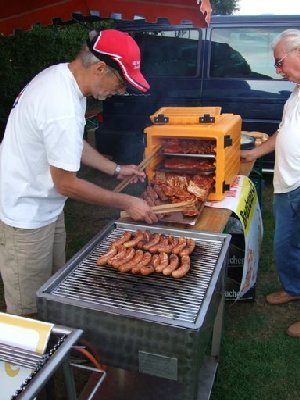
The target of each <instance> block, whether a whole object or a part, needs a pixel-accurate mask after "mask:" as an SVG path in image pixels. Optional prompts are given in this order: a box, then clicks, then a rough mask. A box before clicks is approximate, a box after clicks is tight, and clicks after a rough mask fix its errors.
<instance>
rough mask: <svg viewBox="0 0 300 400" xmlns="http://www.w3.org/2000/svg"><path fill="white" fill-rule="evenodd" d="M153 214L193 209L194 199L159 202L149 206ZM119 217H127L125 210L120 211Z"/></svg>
mask: <svg viewBox="0 0 300 400" xmlns="http://www.w3.org/2000/svg"><path fill="white" fill-rule="evenodd" d="M151 209H152V211H153V212H154V214H169V213H174V212H178V211H180V212H182V211H189V210H194V209H195V201H194V200H186V201H182V202H180V203H167V204H160V205H159V206H154V207H151ZM120 217H121V218H128V217H129V215H128V213H127V212H126V211H121V213H120Z"/></svg>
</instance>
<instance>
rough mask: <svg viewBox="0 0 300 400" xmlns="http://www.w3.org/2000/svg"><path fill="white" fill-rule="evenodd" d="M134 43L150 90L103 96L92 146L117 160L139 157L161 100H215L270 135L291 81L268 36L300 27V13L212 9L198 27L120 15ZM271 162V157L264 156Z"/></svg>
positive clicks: (178, 102)
mask: <svg viewBox="0 0 300 400" xmlns="http://www.w3.org/2000/svg"><path fill="white" fill-rule="evenodd" d="M117 28H118V29H121V30H124V31H127V32H130V33H131V34H132V36H133V37H134V38H135V40H136V41H137V43H138V44H139V46H140V48H141V53H142V71H143V73H144V75H145V76H146V77H147V79H148V81H149V83H150V85H151V92H150V93H149V94H147V95H139V94H135V93H130V94H129V95H127V96H116V97H114V98H111V99H109V100H107V101H105V102H104V105H103V119H104V121H103V124H101V126H100V127H99V129H98V130H97V132H96V143H97V148H98V150H99V151H100V152H103V153H106V154H111V155H112V156H113V157H114V158H115V160H117V161H118V162H119V163H138V162H139V161H140V160H141V159H142V157H143V149H144V146H145V138H144V134H143V131H144V128H145V127H146V126H148V125H149V124H150V119H149V115H150V114H152V113H153V112H155V111H156V110H158V109H159V108H160V107H162V106H177V107H180V106H184V107H193V106H197V107H199V106H221V107H222V112H223V113H233V114H239V115H241V117H242V120H243V127H242V129H243V130H247V131H261V132H266V133H268V134H269V135H271V134H272V133H273V132H275V131H276V129H277V127H278V124H279V122H280V120H281V116H282V109H283V105H284V103H285V101H286V99H287V98H288V96H289V94H290V92H291V90H292V89H293V87H294V84H293V83H290V82H287V81H285V80H283V79H282V78H281V76H280V75H277V74H276V71H275V68H274V59H273V52H272V49H271V43H272V41H273V39H274V38H275V37H276V36H277V35H278V34H279V33H280V32H282V31H283V30H285V29H288V28H298V29H300V18H299V16H278V15H276V16H275V15H261V16H215V17H213V18H212V22H211V25H210V26H209V27H208V28H205V29H195V28H193V27H192V26H191V25H189V24H188V23H187V24H182V25H180V26H171V25H169V24H168V23H167V21H165V20H159V21H158V22H157V23H156V24H149V23H147V22H145V21H144V20H137V21H134V22H131V23H125V22H120V23H119V24H118V26H117ZM264 167H265V168H266V169H267V168H272V158H271V157H270V158H267V159H265V160H264Z"/></svg>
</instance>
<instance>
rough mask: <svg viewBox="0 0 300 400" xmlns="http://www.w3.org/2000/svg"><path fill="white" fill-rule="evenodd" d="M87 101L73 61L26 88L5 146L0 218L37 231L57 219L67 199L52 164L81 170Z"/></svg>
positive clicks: (1, 148)
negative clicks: (57, 187)
mask: <svg viewBox="0 0 300 400" xmlns="http://www.w3.org/2000/svg"><path fill="white" fill-rule="evenodd" d="M85 111H86V99H85V97H84V96H83V94H82V93H81V91H80V89H79V86H78V85H77V82H76V81H75V79H74V76H73V75H72V73H71V71H70V70H69V68H68V64H59V65H54V66H52V67H49V68H47V69H45V70H44V71H42V72H41V73H39V74H38V75H37V76H35V77H34V79H33V80H32V81H31V82H30V83H29V84H28V85H27V86H26V87H25V88H24V90H23V91H22V92H21V93H20V95H19V96H18V98H17V99H16V101H15V104H14V106H13V108H12V110H11V113H10V115H9V119H8V123H7V127H6V130H5V135H4V139H3V141H2V143H1V145H0V219H1V220H2V221H3V222H4V223H6V224H8V225H11V226H13V227H17V228H24V229H33V228H39V227H42V226H45V225H48V224H50V223H52V222H54V221H56V219H57V217H58V215H59V214H60V213H61V212H62V210H63V207H64V204H65V201H66V198H65V197H64V196H62V195H61V194H59V193H58V192H57V191H56V190H55V187H54V184H53V180H52V178H51V174H50V165H51V166H54V167H57V168H62V169H64V170H66V171H70V172H76V171H78V170H79V167H80V159H81V154H82V149H83V132H84V126H85Z"/></svg>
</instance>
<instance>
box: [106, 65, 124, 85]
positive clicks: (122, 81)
mask: <svg viewBox="0 0 300 400" xmlns="http://www.w3.org/2000/svg"><path fill="white" fill-rule="evenodd" d="M109 71H110V72H111V73H112V74H114V75H115V76H116V77H117V79H118V82H119V89H124V88H125V87H126V82H125V80H124V79H123V78H122V77H121V75H120V74H119V73H118V72H117V71H116V70H115V69H114V68H110V67H109Z"/></svg>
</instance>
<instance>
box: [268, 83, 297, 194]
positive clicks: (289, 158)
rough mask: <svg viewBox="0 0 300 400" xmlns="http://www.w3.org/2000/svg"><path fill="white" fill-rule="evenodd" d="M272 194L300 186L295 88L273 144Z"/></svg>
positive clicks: (286, 104)
mask: <svg viewBox="0 0 300 400" xmlns="http://www.w3.org/2000/svg"><path fill="white" fill-rule="evenodd" d="M273 184H274V193H287V192H291V191H292V190H295V189H297V188H298V187H299V186H300V87H299V86H296V87H295V89H294V90H293V92H292V93H291V95H290V97H289V99H288V100H287V102H286V103H285V106H284V109H283V117H282V122H281V123H280V125H279V129H278V135H277V138H276V143H275V169H274V179H273Z"/></svg>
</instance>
